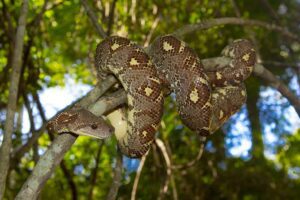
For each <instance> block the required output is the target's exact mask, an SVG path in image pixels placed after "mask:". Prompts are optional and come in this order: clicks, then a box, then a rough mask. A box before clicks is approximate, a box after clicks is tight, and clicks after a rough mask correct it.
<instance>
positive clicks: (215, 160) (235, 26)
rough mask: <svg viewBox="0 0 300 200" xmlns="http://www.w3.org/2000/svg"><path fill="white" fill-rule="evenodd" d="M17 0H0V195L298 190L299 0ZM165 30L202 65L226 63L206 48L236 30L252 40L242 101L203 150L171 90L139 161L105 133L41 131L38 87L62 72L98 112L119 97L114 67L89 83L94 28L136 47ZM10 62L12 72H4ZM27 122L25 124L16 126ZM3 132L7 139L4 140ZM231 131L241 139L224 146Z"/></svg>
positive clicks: (60, 80)
mask: <svg viewBox="0 0 300 200" xmlns="http://www.w3.org/2000/svg"><path fill="white" fill-rule="evenodd" d="M26 2H27V1H26V0H24V1H14V0H1V1H0V27H1V29H0V47H1V48H0V72H1V73H0V92H1V96H0V141H1V142H2V145H1V154H0V155H1V157H0V161H1V165H0V170H1V172H0V173H1V174H3V175H5V174H6V173H7V174H8V175H7V176H1V179H0V198H1V196H2V195H4V197H3V198H4V199H13V198H15V197H16V196H17V198H18V199H32V198H37V196H38V195H39V196H40V197H41V198H42V199H52V198H53V197H56V198H61V199H81V198H84V199H85V198H88V199H103V198H107V199H114V198H116V196H118V198H119V199H129V198H131V199H155V198H159V199H208V198H210V199H220V198H223V199H256V198H261V199H271V198H272V199H297V197H299V190H297V188H299V187H300V182H299V181H300V178H299V175H300V170H299V166H300V160H299V158H298V157H299V156H297V153H298V152H299V145H298V143H299V137H300V136H299V135H300V132H299V127H300V122H299V121H300V119H299V115H300V100H299V96H300V87H299V84H300V80H299V72H300V65H299V56H300V38H299V36H298V35H299V32H300V30H299V23H300V22H299V20H298V19H300V17H299V8H300V4H299V2H298V1H297V0H290V1H288V2H287V1H283V0H280V1H272V0H269V1H268V0H253V1H235V0H230V1H208V0H201V1H199V0H180V1H172V0H164V1H163V0H153V1H152V0H150V1H137V0H131V1H130V0H119V1H118V0H101V1H87V0H81V1H79V0H77V1H59V0H54V1H47V0H35V1H33V0H30V1H29V2H28V5H29V7H28V14H27V17H26V12H27V11H26V10H27V8H26ZM25 25H26V32H25V31H24V27H25ZM22 30H23V31H24V35H22V34H20V31H22ZM170 33H174V34H175V35H177V36H178V37H180V38H182V39H184V41H186V42H187V43H188V44H189V45H190V46H191V47H192V48H193V49H195V50H196V51H197V53H198V55H199V56H200V57H201V59H203V63H204V66H205V67H207V68H209V67H212V63H213V64H215V63H217V64H219V65H225V64H226V60H224V59H221V58H216V57H219V56H220V52H221V50H222V49H223V48H224V46H226V45H227V44H228V43H229V42H230V41H232V40H233V39H236V38H247V39H250V40H252V41H253V42H254V44H255V47H256V50H257V52H258V64H257V65H256V66H255V70H254V73H253V76H251V77H250V78H249V79H248V80H247V81H246V86H247V91H248V100H247V103H246V105H245V106H244V107H243V108H242V109H241V111H240V112H239V113H238V114H236V115H235V116H233V117H232V118H231V119H230V120H229V122H228V123H227V124H226V125H225V126H224V127H223V128H222V129H221V130H219V131H217V132H216V133H215V134H214V135H213V136H211V137H209V141H208V142H207V143H206V146H205V149H204V152H203V151H202V150H203V149H201V148H199V143H198V141H197V137H196V135H195V134H193V133H192V132H191V131H189V130H188V129H187V128H185V127H184V126H182V123H181V121H180V119H179V117H178V114H177V112H176V109H175V105H174V102H173V101H172V100H171V98H168V99H166V102H165V113H164V117H163V120H162V126H161V128H160V130H159V133H158V134H157V139H156V141H155V143H154V144H153V148H152V150H151V151H150V152H149V153H148V155H147V156H146V157H144V158H143V159H142V160H141V162H140V165H139V161H137V160H130V159H126V158H123V162H122V159H121V156H120V154H119V153H118V152H117V151H116V140H115V138H111V139H108V140H106V141H104V142H102V141H97V140H93V139H91V138H87V137H79V138H77V137H75V136H73V135H70V134H63V135H59V136H56V135H55V136H54V135H51V134H50V133H47V131H46V129H45V124H46V122H47V120H49V117H48V116H47V114H46V113H47V105H45V103H44V102H43V101H42V100H41V95H43V92H45V91H47V90H49V89H51V88H53V87H55V86H57V85H60V86H67V87H68V86H69V82H70V80H75V81H76V82H77V84H78V85H77V86H75V87H74V86H73V88H72V89H71V90H76V89H77V88H78V87H79V85H82V84H87V85H90V86H91V87H94V88H93V89H92V91H91V92H90V93H88V94H86V95H84V96H83V98H82V99H80V100H76V99H74V102H75V103H76V104H80V105H81V106H83V107H87V108H88V109H90V110H93V111H96V113H97V114H98V115H101V114H103V113H105V111H107V110H110V109H112V108H115V107H117V106H119V105H121V104H124V102H125V98H124V91H123V90H116V88H115V87H112V86H113V85H115V83H116V79H115V78H114V77H109V78H108V79H106V80H103V81H101V82H99V83H97V77H96V75H95V74H96V73H95V69H94V65H93V59H94V50H95V47H96V45H97V43H99V42H100V41H101V40H102V39H103V38H105V37H107V36H110V35H121V36H126V37H128V38H129V39H131V40H133V41H136V42H137V43H139V44H141V45H143V46H145V47H146V46H148V45H149V44H150V43H151V41H152V40H153V39H154V38H155V37H157V36H159V35H165V34H170ZM23 40H24V48H23V49H22V48H20V47H21V46H23V45H22V42H21V41H23ZM20 42H21V43H20ZM15 59H19V60H20V61H18V62H17V61H16V60H15ZM17 68H20V70H19V76H20V78H18V76H16V75H14V74H15V73H16V72H18V70H17ZM10 77H12V78H10ZM18 80H19V82H18ZM13 86H14V89H11V88H12V87H13ZM12 91H14V92H12ZM104 94H105V95H104ZM53 95H54V94H53ZM53 95H52V96H53ZM102 95H104V96H103V97H101V96H102ZM99 97H101V98H100V99H99ZM49 98H50V97H49ZM98 99H99V100H98ZM97 100H98V101H97ZM75 103H73V104H72V105H74V104H75ZM11 105H13V106H11ZM72 105H71V106H72ZM104 105H105V106H106V109H103V107H104ZM68 108H69V107H66V108H65V109H68ZM60 111H62V110H60ZM60 111H59V112H60ZM26 115H28V118H29V120H28V121H27V120H25V118H24V116H26ZM8 123H10V124H11V125H10V126H8V125H7V124H8ZM4 124H5V125H4ZM26 124H29V126H30V130H29V132H24V131H23V129H22V126H25V125H26ZM7 127H10V128H7ZM224 133H225V134H224ZM270 138H271V139H272V140H271V139H270ZM9 140H11V145H10V144H9V145H5V144H6V142H5V141H8V143H10V141H9ZM75 141H76V143H75V144H74V142H75ZM245 142H248V143H245ZM239 143H242V144H244V143H245V144H251V147H250V148H249V150H248V152H247V151H246V152H244V154H242V155H241V156H234V155H233V153H232V152H233V150H234V149H237V148H238V146H241V145H240V144H239ZM73 144H74V145H73ZM9 152H10V153H9ZM202 153H203V154H202ZM201 155H202V157H201ZM8 158H10V159H9V160H10V161H9V162H8ZM200 158H201V159H200ZM51 175H53V176H51ZM6 177H7V178H6ZM5 186H6V187H5ZM4 188H5V193H4Z"/></svg>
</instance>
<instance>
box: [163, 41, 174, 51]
mask: <svg viewBox="0 0 300 200" xmlns="http://www.w3.org/2000/svg"><path fill="white" fill-rule="evenodd" d="M163 49H164V50H165V51H171V50H172V49H174V48H173V46H172V45H170V44H169V43H168V42H164V43H163Z"/></svg>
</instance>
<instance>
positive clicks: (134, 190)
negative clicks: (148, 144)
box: [130, 153, 148, 200]
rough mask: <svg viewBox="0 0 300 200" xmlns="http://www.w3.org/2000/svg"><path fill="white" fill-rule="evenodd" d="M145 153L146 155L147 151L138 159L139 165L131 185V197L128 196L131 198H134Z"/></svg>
mask: <svg viewBox="0 0 300 200" xmlns="http://www.w3.org/2000/svg"><path fill="white" fill-rule="evenodd" d="M147 155H148V153H147V154H146V155H144V156H143V157H142V159H141V161H140V164H139V167H138V169H137V171H136V175H135V179H134V182H133V187H132V191H131V198H130V199H131V200H135V197H136V191H137V187H138V185H139V181H140V177H141V173H142V170H143V167H144V164H145V162H146V159H147Z"/></svg>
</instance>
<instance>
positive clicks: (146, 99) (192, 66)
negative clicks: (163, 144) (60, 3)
mask: <svg viewBox="0 0 300 200" xmlns="http://www.w3.org/2000/svg"><path fill="white" fill-rule="evenodd" d="M222 55H223V56H225V57H230V58H231V59H232V61H231V63H230V64H229V66H227V67H225V68H222V69H218V70H216V71H204V69H203V66H202V63H201V61H200V59H199V58H198V56H197V54H196V53H195V52H194V51H193V50H192V49H191V48H190V47H188V46H187V45H186V44H185V43H184V42H182V41H180V40H178V39H177V38H175V37H174V36H171V35H167V36H163V37H159V38H157V39H155V41H154V42H153V43H152V44H151V45H150V47H149V48H148V51H147V53H146V52H145V51H144V50H143V49H142V48H141V47H139V46H137V45H136V44H134V43H132V42H130V41H129V40H128V39H126V38H122V37H118V36H113V37H109V38H106V39H105V40H103V41H102V42H101V43H100V44H99V45H98V46H97V49H96V57H95V64H96V67H97V70H98V73H99V75H101V76H102V77H103V76H106V75H107V74H114V75H115V76H116V77H117V78H118V79H119V80H120V82H121V84H122V86H123V87H124V89H125V91H126V93H127V104H128V111H127V113H126V115H127V116H126V119H127V123H126V124H127V127H126V132H124V133H122V134H117V131H116V137H117V140H118V146H119V148H120V150H121V152H122V153H123V154H125V155H127V156H129V157H133V158H136V157H141V156H142V155H144V154H145V153H146V152H147V151H148V150H149V148H150V145H151V143H152V142H153V140H154V138H155V133H156V131H157V129H158V127H159V124H160V120H161V117H162V113H163V100H164V95H163V89H164V88H167V89H168V91H170V92H174V93H175V95H176V102H177V107H178V111H179V115H180V117H181V119H182V121H183V123H184V124H185V125H186V126H187V127H189V128H190V129H191V130H193V131H195V132H197V133H198V134H199V135H200V136H202V137H206V136H208V135H209V134H212V133H213V132H215V131H216V130H217V129H218V128H219V127H220V126H222V124H223V123H224V122H225V121H226V120H227V119H228V118H229V117H230V116H231V115H232V114H234V113H235V112H237V111H238V110H239V109H240V107H241V106H242V104H243V103H244V102H245V100H246V89H245V86H244V84H243V81H244V80H245V79H246V78H247V77H248V76H249V75H250V74H251V72H252V69H253V66H254V64H255V61H256V56H255V51H254V49H253V46H252V44H251V43H250V42H249V41H247V40H236V41H234V42H233V43H232V44H230V45H228V46H227V47H225V48H224V50H223V52H222ZM54 121H55V123H54ZM54 121H53V122H52V127H54V128H52V129H53V130H55V131H57V132H59V133H61V132H66V131H71V132H73V133H75V134H79V135H92V136H94V137H98V138H101V136H95V134H89V133H83V132H84V131H86V130H84V131H82V130H81V129H77V130H76V131H74V129H73V130H71V129H67V128H63V126H60V128H57V126H58V124H60V122H59V121H58V120H57V119H55V120H54ZM70 126H72V125H70ZM99 134H100V133H99Z"/></svg>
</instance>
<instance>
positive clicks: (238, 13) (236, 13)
mask: <svg viewBox="0 0 300 200" xmlns="http://www.w3.org/2000/svg"><path fill="white" fill-rule="evenodd" d="M230 3H231V5H232V7H233V9H234V12H235V15H236V16H237V17H241V11H240V9H239V7H238V5H237V4H236V2H235V0H230Z"/></svg>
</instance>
